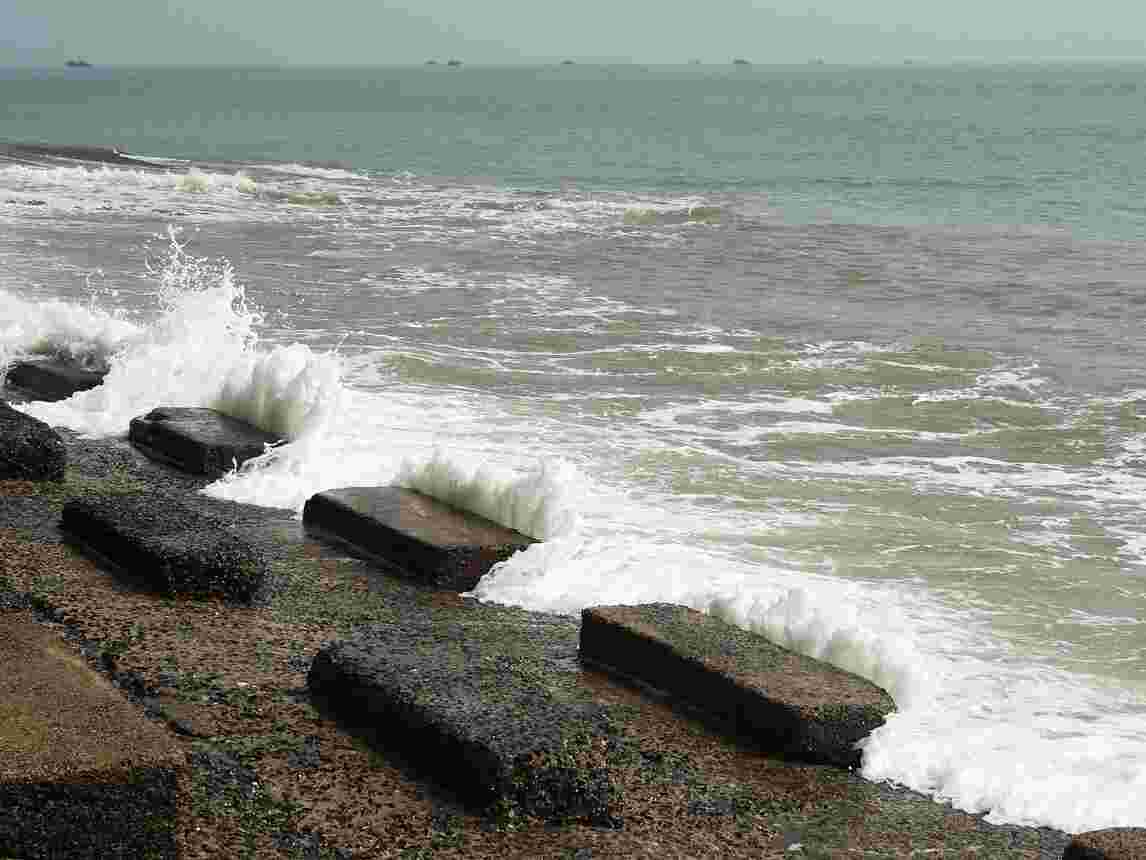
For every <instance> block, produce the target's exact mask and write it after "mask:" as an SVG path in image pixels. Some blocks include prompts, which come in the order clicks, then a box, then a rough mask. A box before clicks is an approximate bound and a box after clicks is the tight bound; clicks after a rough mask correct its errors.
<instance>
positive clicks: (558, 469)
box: [397, 448, 580, 540]
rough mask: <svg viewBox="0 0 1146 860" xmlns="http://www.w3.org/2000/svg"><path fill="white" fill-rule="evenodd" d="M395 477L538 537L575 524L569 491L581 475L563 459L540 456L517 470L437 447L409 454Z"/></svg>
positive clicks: (550, 535)
mask: <svg viewBox="0 0 1146 860" xmlns="http://www.w3.org/2000/svg"><path fill="white" fill-rule="evenodd" d="M397 483H398V484H400V485H401V486H404V487H409V488H410V489H412V490H417V491H418V492H421V493H425V494H426V495H427V496H432V497H434V498H435V499H438V500H439V501H442V502H445V503H447V504H450V505H453V506H454V507H456V508H461V509H463V510H467V511H470V512H472V513H475V514H479V515H480V516H483V517H485V518H486V519H489V520H492V521H494V522H496V523H499V524H501V525H503V526H507V527H508V528H512V529H516V530H517V531H519V532H521V533H522V534H524V535H528V536H529V537H533V538H537V539H538V540H548V539H550V538H554V537H559V536H561V535H563V534H568V533H569V532H571V531H572V530H573V529H574V528H575V527H576V524H577V511H576V509H575V507H574V506H573V502H572V499H571V498H570V495H571V493H572V492H573V490H574V488H575V487H576V486H578V484H579V483H580V480H579V476H578V475H577V471H576V469H575V467H573V466H572V465H571V464H569V463H566V462H564V461H561V460H553V459H547V460H541V461H539V462H538V463H537V465H536V466H535V467H534V468H533V469H532V470H530V471H528V472H526V473H525V474H523V475H514V474H506V473H504V472H499V471H497V470H495V469H493V468H492V467H490V466H489V465H488V464H486V463H482V462H477V463H473V462H469V463H467V462H464V461H462V460H461V459H459V458H458V457H457V456H451V455H450V454H448V453H447V452H445V451H444V450H442V449H440V448H436V449H435V450H434V452H433V453H432V454H431V455H430V456H429V457H428V458H425V459H420V460H411V459H407V460H405V461H404V462H403V463H402V465H401V466H400V467H399V470H398V477H397Z"/></svg>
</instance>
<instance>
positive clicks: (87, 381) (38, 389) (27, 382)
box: [4, 359, 106, 400]
mask: <svg viewBox="0 0 1146 860" xmlns="http://www.w3.org/2000/svg"><path fill="white" fill-rule="evenodd" d="M105 375H106V373H105V372H104V371H101V370H84V369H83V368H82V367H76V366H75V365H72V364H68V363H66V362H63V361H59V360H58V359H37V360H33V361H18V362H16V363H15V364H13V365H12V366H11V367H9V368H8V374H7V376H6V377H5V380H4V381H5V384H6V385H8V386H9V387H11V388H14V389H17V390H19V391H20V392H22V393H24V394H26V395H28V396H29V397H30V398H32V399H33V400H63V399H65V398H67V397H71V396H72V395H73V394H75V393H76V392H77V391H87V390H88V389H89V388H95V387H96V386H97V385H100V384H101V383H102V382H103V378H104V376H105Z"/></svg>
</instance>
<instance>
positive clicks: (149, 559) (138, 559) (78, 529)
mask: <svg viewBox="0 0 1146 860" xmlns="http://www.w3.org/2000/svg"><path fill="white" fill-rule="evenodd" d="M60 525H61V527H62V528H63V530H64V531H65V532H66V533H67V535H68V537H69V538H70V539H71V540H72V541H74V542H75V543H77V544H79V546H80V548H81V549H83V550H86V551H88V552H89V553H90V554H91V555H94V556H95V557H96V558H97V559H99V560H100V561H103V562H105V563H107V564H108V565H109V566H110V567H112V569H113V570H119V571H122V572H125V573H126V574H128V575H130V577H131V578H132V579H134V580H136V581H140V582H145V583H146V584H147V585H148V586H150V587H153V588H155V589H156V590H159V591H163V592H169V593H178V594H190V595H202V596H207V595H216V596H220V597H225V598H228V599H232V600H239V601H243V600H251V599H252V598H254V597H255V596H256V595H257V594H259V592H260V589H261V588H262V587H263V586H264V585H265V584H266V581H267V575H268V566H267V562H266V559H265V557H264V556H263V554H262V553H261V552H260V551H259V550H258V549H257V548H256V547H254V546H252V545H251V544H250V543H249V542H248V541H246V540H245V539H243V538H242V537H240V536H239V535H237V534H235V533H233V532H231V531H230V530H229V529H228V528H227V525H226V523H225V522H223V521H222V520H220V519H218V518H216V517H212V516H208V515H206V514H203V513H200V512H199V511H197V510H195V509H193V508H191V507H189V506H188V505H186V504H184V503H183V502H181V501H179V499H177V498H175V497H174V496H171V495H168V494H166V493H159V492H147V493H130V494H121V495H107V496H88V497H85V498H82V499H72V500H70V501H68V502H67V503H66V504H65V505H64V509H63V513H62V515H61V518H60Z"/></svg>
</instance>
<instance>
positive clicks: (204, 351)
mask: <svg viewBox="0 0 1146 860" xmlns="http://www.w3.org/2000/svg"><path fill="white" fill-rule="evenodd" d="M148 273H149V274H150V275H151V277H152V278H153V279H154V282H155V284H156V288H155V297H156V302H157V304H158V307H159V315H158V317H157V318H156V319H154V320H153V321H152V322H150V323H149V324H146V325H139V326H136V325H129V327H128V328H126V329H124V330H123V336H122V337H119V338H118V339H117V340H116V341H115V349H114V352H113V353H112V354H111V355H110V356H109V360H108V364H109V368H108V373H107V376H106V377H105V379H104V383H103V385H101V386H99V387H98V388H94V389H92V390H90V391H86V392H80V393H78V394H76V395H73V396H72V397H70V398H68V399H67V400H64V401H60V402H58V403H35V404H30V405H29V408H28V411H29V412H31V413H32V414H34V415H36V417H38V418H41V419H42V420H45V421H48V422H50V423H53V424H63V425H65V426H69V427H72V428H74V429H76V430H79V431H81V432H85V433H90V434H92V435H119V434H123V433H125V432H126V430H127V427H128V425H129V423H130V421H131V419H132V418H134V417H136V416H137V415H141V414H143V413H145V412H148V411H150V410H151V409H152V408H154V407H156V406H208V407H213V408H216V409H219V410H220V411H223V412H226V413H228V414H231V415H234V416H236V417H239V418H243V419H245V420H248V421H251V422H252V423H254V424H256V425H258V426H260V427H262V428H263V429H266V430H269V431H270V432H275V433H281V434H283V435H284V436H286V437H287V438H296V437H299V436H301V435H303V434H304V433H305V432H306V430H307V429H308V427H310V426H311V425H313V424H319V423H322V422H323V421H325V420H326V419H327V418H328V417H329V415H330V414H331V413H332V412H333V411H335V410H336V409H337V398H338V391H339V390H340V383H339V365H338V362H337V360H336V359H334V358H333V357H331V356H324V355H319V354H315V353H312V352H311V351H310V349H309V348H308V347H306V346H304V345H301V344H294V345H292V346H288V347H279V348H276V349H274V350H271V351H270V352H264V351H261V350H260V349H259V348H258V329H259V326H260V325H261V324H262V322H263V316H262V313H261V312H260V311H259V310H258V309H257V308H255V307H253V306H251V305H250V304H248V302H247V300H246V293H245V291H244V289H243V287H242V286H241V285H240V284H238V283H237V282H236V280H235V273H234V269H233V268H232V266H231V264H230V263H229V262H227V261H226V260H210V259H207V258H202V257H196V256H193V255H191V254H189V253H188V252H187V250H186V246H185V243H181V242H180V241H179V239H178V236H177V233H176V232H175V231H174V230H171V231H169V243H168V248H167V251H166V254H165V255H164V257H163V259H162V262H161V264H159V265H155V266H152V265H149V266H148ZM68 307H69V308H71V307H73V306H68ZM69 312H70V313H73V314H74V313H75V311H69ZM125 325H126V324H125Z"/></svg>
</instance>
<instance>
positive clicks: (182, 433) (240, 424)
mask: <svg viewBox="0 0 1146 860" xmlns="http://www.w3.org/2000/svg"><path fill="white" fill-rule="evenodd" d="M128 437H129V438H130V439H131V442H132V444H133V445H135V447H136V448H138V449H139V450H140V451H142V452H143V453H144V454H146V455H147V456H148V457H151V458H152V459H153V460H159V461H161V462H164V463H168V464H170V465H172V466H175V467H176V468H178V469H182V470H183V471H185V472H191V473H192V474H196V475H209V476H210V477H213V478H217V477H219V476H221V475H225V474H226V473H227V472H229V471H230V470H231V469H233V468H235V467H236V466H238V465H240V464H242V462H243V461H244V460H249V459H251V458H252V457H257V456H258V455H259V454H262V453H263V452H264V451H266V447H267V445H276V444H278V443H279V442H281V441H283V440H282V439H281V438H280V437H279V436H276V435H275V434H274V433H268V432H266V431H265V430H260V429H259V428H258V427H254V426H252V425H251V424H248V423H247V422H246V421H243V420H241V419H239V418H232V417H231V416H230V415H224V414H223V413H222V412H218V411H216V410H214V409H204V408H198V407H177V406H164V407H160V408H158V409H152V410H151V411H150V412H149V413H147V414H146V415H144V416H143V417H142V418H133V419H131V427H130V429H129V431H128Z"/></svg>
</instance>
